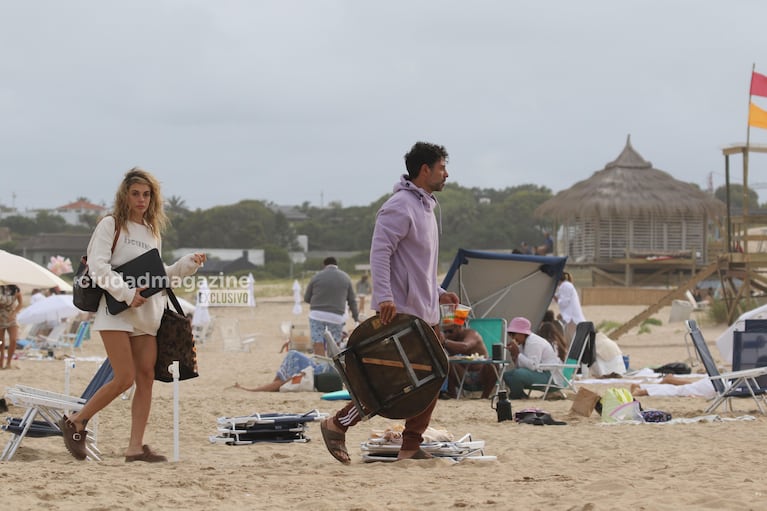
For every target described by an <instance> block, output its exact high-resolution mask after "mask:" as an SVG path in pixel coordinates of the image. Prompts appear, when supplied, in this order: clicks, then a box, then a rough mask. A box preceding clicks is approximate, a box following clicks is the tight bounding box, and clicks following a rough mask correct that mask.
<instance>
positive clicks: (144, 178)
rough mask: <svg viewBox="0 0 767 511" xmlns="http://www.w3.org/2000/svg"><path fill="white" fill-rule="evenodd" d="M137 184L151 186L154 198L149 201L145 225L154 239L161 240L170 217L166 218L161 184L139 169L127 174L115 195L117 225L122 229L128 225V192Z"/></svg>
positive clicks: (150, 189) (114, 211) (113, 214)
mask: <svg viewBox="0 0 767 511" xmlns="http://www.w3.org/2000/svg"><path fill="white" fill-rule="evenodd" d="M136 183H140V184H143V185H147V186H149V191H150V193H151V194H152V197H151V199H150V201H149V207H148V208H147V210H146V212H145V213H144V223H145V224H146V225H147V227H149V230H151V231H152V234H153V235H154V237H155V238H159V237H160V236H161V235H162V233H163V232H164V231H165V227H166V226H167V225H168V217H167V216H165V209H164V207H163V204H164V201H163V198H162V193H161V192H160V182H159V181H157V178H155V177H154V176H153V175H152V174H150V173H149V172H147V171H146V170H143V169H140V168H138V167H133V168H132V169H130V170H129V171H128V172H126V173H125V177H124V178H123V180H122V183H120V186H119V187H118V188H117V193H115V202H114V209H113V210H112V216H114V218H115V225H118V226H120V227H121V228H122V227H125V226H126V225H127V223H128V218H129V217H128V215H129V214H130V205H129V203H128V190H129V189H130V187H131V186H132V185H134V184H136Z"/></svg>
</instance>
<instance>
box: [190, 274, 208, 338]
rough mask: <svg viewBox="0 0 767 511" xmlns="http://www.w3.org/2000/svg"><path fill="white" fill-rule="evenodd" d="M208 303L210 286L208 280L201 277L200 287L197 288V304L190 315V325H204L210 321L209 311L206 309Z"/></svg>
mask: <svg viewBox="0 0 767 511" xmlns="http://www.w3.org/2000/svg"><path fill="white" fill-rule="evenodd" d="M209 303H210V288H209V287H208V281H207V280H206V279H202V280H201V281H200V287H199V288H198V289H197V305H196V307H195V308H194V314H193V315H192V326H200V327H202V326H205V325H207V324H208V323H210V311H209V310H208V304H209Z"/></svg>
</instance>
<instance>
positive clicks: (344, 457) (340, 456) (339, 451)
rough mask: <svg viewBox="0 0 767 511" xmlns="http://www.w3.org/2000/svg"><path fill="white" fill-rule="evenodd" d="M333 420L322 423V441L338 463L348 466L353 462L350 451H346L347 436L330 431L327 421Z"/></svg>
mask: <svg viewBox="0 0 767 511" xmlns="http://www.w3.org/2000/svg"><path fill="white" fill-rule="evenodd" d="M329 420H333V419H325V420H323V421H322V422H320V431H322V440H324V441H325V447H327V449H328V452H329V453H330V454H331V455H332V456H333V457H334V458H335V459H337V460H338V461H340V462H341V463H343V464H344V465H348V464H349V463H351V462H352V460H351V459H350V458H349V451H347V450H346V435H344V434H343V433H339V432H338V431H333V430H332V429H328V426H327V421H329Z"/></svg>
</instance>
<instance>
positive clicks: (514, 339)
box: [503, 317, 564, 399]
mask: <svg viewBox="0 0 767 511" xmlns="http://www.w3.org/2000/svg"><path fill="white" fill-rule="evenodd" d="M530 326H531V325H530V321H529V320H528V319H527V318H522V317H517V318H514V319H512V320H511V321H510V322H509V326H508V327H507V328H506V332H507V333H508V334H509V335H510V336H511V342H509V343H508V344H506V349H508V350H509V353H510V354H511V360H512V361H513V362H514V365H515V368H514V369H509V370H508V371H505V372H504V373H503V381H504V382H506V385H507V386H508V387H509V399H526V398H527V394H526V393H525V389H534V388H535V386H536V385H546V384H547V383H548V381H549V378H550V377H551V372H550V371H544V370H541V368H540V366H541V365H542V364H561V363H562V361H561V360H559V358H558V357H557V354H556V352H555V351H554V347H553V346H552V345H551V343H550V342H549V341H547V340H546V339H544V338H543V337H541V336H539V335H536V334H534V333H533V332H532V331H531V330H530ZM555 383H557V384H558V385H561V384H562V383H564V382H555Z"/></svg>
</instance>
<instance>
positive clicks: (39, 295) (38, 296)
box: [29, 289, 45, 305]
mask: <svg viewBox="0 0 767 511" xmlns="http://www.w3.org/2000/svg"><path fill="white" fill-rule="evenodd" d="M40 300H45V295H44V294H43V292H42V291H40V290H39V289H33V290H32V296H31V297H29V305H34V304H36V303H37V302H39V301H40Z"/></svg>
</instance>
